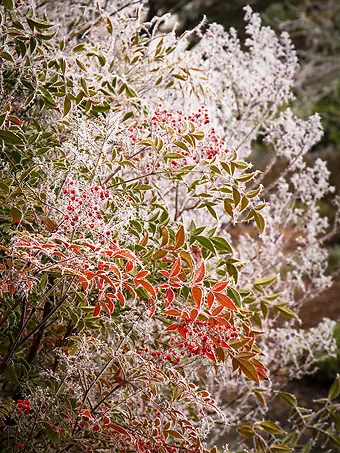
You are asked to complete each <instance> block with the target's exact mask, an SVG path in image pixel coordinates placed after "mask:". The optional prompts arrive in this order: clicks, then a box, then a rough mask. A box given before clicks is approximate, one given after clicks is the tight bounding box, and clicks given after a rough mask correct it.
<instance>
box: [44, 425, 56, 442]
mask: <svg viewBox="0 0 340 453" xmlns="http://www.w3.org/2000/svg"><path fill="white" fill-rule="evenodd" d="M45 433H46V436H47V437H48V438H49V439H50V441H51V442H53V443H54V444H56V443H58V440H59V435H58V432H57V431H54V429H52V428H51V427H50V426H48V425H46V426H45Z"/></svg>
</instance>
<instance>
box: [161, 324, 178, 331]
mask: <svg viewBox="0 0 340 453" xmlns="http://www.w3.org/2000/svg"><path fill="white" fill-rule="evenodd" d="M178 327H179V325H178V324H170V326H168V327H167V328H166V329H165V330H164V332H167V331H168V330H177V329H178Z"/></svg>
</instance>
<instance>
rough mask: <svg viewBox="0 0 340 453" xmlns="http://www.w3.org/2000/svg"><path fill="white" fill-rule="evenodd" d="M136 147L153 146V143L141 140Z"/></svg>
mask: <svg viewBox="0 0 340 453" xmlns="http://www.w3.org/2000/svg"><path fill="white" fill-rule="evenodd" d="M137 145H145V146H155V142H154V141H153V140H141V141H140V142H138V143H137Z"/></svg>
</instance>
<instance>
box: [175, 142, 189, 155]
mask: <svg viewBox="0 0 340 453" xmlns="http://www.w3.org/2000/svg"><path fill="white" fill-rule="evenodd" d="M174 145H176V146H178V147H179V148H181V149H184V151H186V152H187V153H188V152H189V148H188V147H187V145H186V144H185V143H184V142H180V141H176V142H174Z"/></svg>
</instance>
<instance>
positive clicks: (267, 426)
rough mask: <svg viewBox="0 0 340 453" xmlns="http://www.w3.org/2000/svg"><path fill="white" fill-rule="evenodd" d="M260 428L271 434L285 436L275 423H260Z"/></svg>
mask: <svg viewBox="0 0 340 453" xmlns="http://www.w3.org/2000/svg"><path fill="white" fill-rule="evenodd" d="M259 426H261V428H262V429H264V430H265V431H267V433H270V434H284V433H285V432H284V431H283V430H282V429H281V428H280V427H279V426H277V425H276V424H275V423H274V422H260V423H259Z"/></svg>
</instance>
